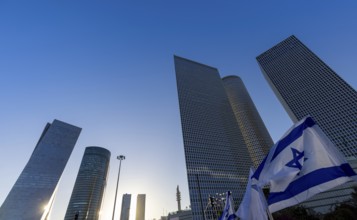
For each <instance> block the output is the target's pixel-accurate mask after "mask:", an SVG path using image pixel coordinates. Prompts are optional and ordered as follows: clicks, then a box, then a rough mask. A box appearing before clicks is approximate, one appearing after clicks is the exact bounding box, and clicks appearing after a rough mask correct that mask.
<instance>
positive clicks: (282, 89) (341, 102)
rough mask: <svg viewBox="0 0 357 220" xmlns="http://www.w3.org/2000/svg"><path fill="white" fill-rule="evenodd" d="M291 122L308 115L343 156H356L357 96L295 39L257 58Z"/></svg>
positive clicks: (356, 93) (286, 41)
mask: <svg viewBox="0 0 357 220" xmlns="http://www.w3.org/2000/svg"><path fill="white" fill-rule="evenodd" d="M257 60H258V63H259V65H260V68H261V70H262V72H263V75H264V76H265V78H266V80H267V81H268V83H269V85H270V86H271V88H272V89H273V91H274V93H275V94H276V96H277V97H278V99H279V101H280V102H281V103H282V105H283V106H284V108H285V110H286V111H287V112H288V114H289V116H290V118H291V119H292V120H293V122H297V121H299V120H300V119H302V118H303V117H305V116H306V115H311V116H312V117H313V118H314V120H315V121H316V122H317V124H318V125H319V126H320V127H321V129H322V130H323V131H324V132H325V133H326V135H327V136H328V137H329V138H330V139H331V140H332V142H334V143H335V144H336V146H337V147H338V148H339V149H340V150H341V151H342V152H343V153H344V155H345V156H357V126H356V121H357V92H356V91H355V90H354V89H353V88H352V87H351V86H350V85H349V84H348V83H346V82H345V81H344V80H343V79H341V77H340V76H338V75H337V74H336V73H335V72H334V71H333V70H332V69H331V68H330V67H329V66H328V65H326V64H325V63H324V62H323V61H322V60H321V59H320V58H318V57H317V56H316V55H315V54H314V53H313V52H312V51H311V50H309V48H307V47H306V46H305V45H304V44H303V43H302V42H300V41H299V40H298V39H297V38H296V37H295V36H290V37H288V38H287V39H285V40H284V41H282V42H280V43H279V44H277V45H276V46H274V47H272V48H271V49H269V50H267V51H266V52H264V53H262V54H261V55H259V56H258V57H257Z"/></svg>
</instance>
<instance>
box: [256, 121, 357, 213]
mask: <svg viewBox="0 0 357 220" xmlns="http://www.w3.org/2000/svg"><path fill="white" fill-rule="evenodd" d="M316 176H318V177H319V178H316ZM356 177H357V176H356V173H355V172H354V171H353V170H352V168H351V166H350V165H349V164H348V162H347V161H346V159H345V158H344V156H343V155H342V154H341V153H340V152H339V151H338V150H337V148H336V147H335V146H334V144H333V143H332V142H331V141H330V140H329V138H328V137H327V136H326V135H325V134H324V133H323V131H322V130H321V129H320V128H319V127H318V125H317V124H316V123H315V122H314V120H313V119H312V118H311V117H305V118H303V119H302V120H301V121H299V122H298V123H296V124H295V125H294V126H293V127H292V128H290V129H289V130H288V131H287V132H286V134H285V135H284V136H283V137H282V138H281V139H280V140H279V141H278V142H277V143H276V144H275V145H274V146H273V147H272V148H271V150H270V152H269V154H268V155H267V156H266V157H265V159H264V160H263V162H262V163H261V164H260V166H259V167H258V169H257V170H256V172H255V173H254V175H253V176H252V185H256V186H258V187H263V186H264V185H270V195H269V198H268V207H269V210H270V212H275V211H278V210H281V209H283V208H286V207H289V206H293V205H296V204H298V203H300V202H303V201H305V200H307V199H308V198H310V197H312V196H313V195H315V194H317V193H320V192H323V191H326V190H328V189H331V188H333V187H336V186H338V185H341V184H343V183H345V182H348V181H352V180H356Z"/></svg>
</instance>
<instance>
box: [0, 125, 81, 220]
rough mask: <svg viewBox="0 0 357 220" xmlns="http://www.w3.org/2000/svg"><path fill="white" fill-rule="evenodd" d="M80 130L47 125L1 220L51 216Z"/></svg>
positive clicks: (34, 218)
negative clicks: (60, 180) (61, 179)
mask: <svg viewBox="0 0 357 220" xmlns="http://www.w3.org/2000/svg"><path fill="white" fill-rule="evenodd" d="M80 132H81V128H78V127H75V126H73V125H70V124H67V123H64V122H61V121H58V120H54V121H53V122H52V124H50V123H48V124H47V125H46V127H45V129H44V131H43V132H42V135H41V137H40V139H39V141H38V143H37V145H36V147H35V149H34V151H33V152H32V155H31V157H30V159H29V161H28V162H27V164H26V166H25V168H24V170H23V171H22V173H21V174H20V176H19V178H18V179H17V181H16V183H15V185H14V186H13V187H12V189H11V191H10V193H9V194H8V196H7V197H6V199H5V201H4V203H3V204H2V206H1V208H0V219H11V220H23V219H26V220H40V219H45V218H47V217H48V215H49V212H50V210H51V206H52V202H53V199H54V196H55V192H56V189H57V184H58V181H59V179H60V177H61V175H62V172H63V170H64V168H65V166H66V164H67V161H68V159H69V157H70V155H71V153H72V150H73V148H74V145H75V144H76V142H77V139H78V137H79V134H80Z"/></svg>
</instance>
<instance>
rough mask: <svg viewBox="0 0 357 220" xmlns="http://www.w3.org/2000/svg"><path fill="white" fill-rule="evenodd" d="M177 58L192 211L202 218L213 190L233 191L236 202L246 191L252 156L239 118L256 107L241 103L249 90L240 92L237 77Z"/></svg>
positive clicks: (178, 87)
mask: <svg viewBox="0 0 357 220" xmlns="http://www.w3.org/2000/svg"><path fill="white" fill-rule="evenodd" d="M174 61H175V70H176V80H177V90H178V98H179V105H180V115H181V125H182V134H183V142H184V150H185V158H186V168H187V176H188V186H189V193H190V201H191V208H192V215H193V219H194V220H201V219H204V215H205V211H204V210H205V207H206V205H207V201H208V198H209V196H210V195H211V196H216V195H217V194H221V193H225V192H226V191H232V194H233V198H234V201H235V205H236V206H238V205H239V202H240V201H241V199H242V197H243V194H244V191H245V186H246V183H247V177H248V175H249V168H250V166H251V165H252V159H251V157H250V154H249V152H248V149H247V145H246V143H245V139H244V138H243V135H242V133H243V132H242V131H241V129H240V126H241V125H239V124H238V123H237V122H238V121H239V120H241V119H240V118H239V117H238V116H239V115H244V114H247V113H250V114H252V113H251V112H250V111H256V109H255V108H253V107H252V106H254V105H252V104H251V103H250V104H249V105H248V107H244V108H243V109H242V110H238V109H237V108H238V107H237V105H238V104H240V103H243V104H244V103H245V102H247V100H250V98H249V95H248V93H244V94H238V95H239V96H241V95H242V96H245V95H248V97H244V98H242V100H240V99H238V97H236V95H237V91H239V90H240V89H237V90H236V88H234V87H235V86H241V83H240V82H238V83H237V78H235V77H227V78H226V79H225V80H223V81H222V79H221V78H220V75H219V73H218V70H217V69H216V68H213V67H210V66H207V65H204V64H200V63H197V62H194V61H190V60H187V59H185V58H181V57H177V56H175V57H174ZM242 90H244V89H242ZM243 100H244V101H243ZM256 114H258V113H256V112H255V113H254V114H252V115H253V116H254V117H256ZM254 117H251V118H254ZM249 120H251V119H247V120H246V121H249ZM244 122H245V121H244ZM252 123H254V122H252ZM247 124H248V125H249V123H248V122H247ZM258 130H259V129H258ZM252 132H256V130H252ZM252 137H253V136H251V137H250V138H252ZM248 139H249V137H247V139H246V140H248ZM268 142H269V141H268ZM247 143H248V142H247ZM251 146H253V145H251ZM255 147H256V148H259V147H258V145H254V146H253V147H252V149H253V150H252V153H253V154H255V152H254V148H255ZM260 147H263V146H260ZM264 147H265V146H264ZM258 151H259V152H261V150H257V152H258ZM255 155H258V156H259V154H255ZM206 217H207V216H206Z"/></svg>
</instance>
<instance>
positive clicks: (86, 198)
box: [64, 146, 110, 220]
mask: <svg viewBox="0 0 357 220" xmlns="http://www.w3.org/2000/svg"><path fill="white" fill-rule="evenodd" d="M109 161H110V152H109V151H108V150H107V149H104V148H102V147H94V146H91V147H86V149H85V151H84V155H83V158H82V162H81V165H80V167H79V171H78V175H77V179H76V182H75V184H74V188H73V191H72V195H71V199H70V201H69V204H68V207H67V212H66V215H65V218H64V219H65V220H73V219H77V220H84V219H92V220H96V219H99V217H100V216H99V214H100V210H101V205H102V200H103V195H104V191H105V187H106V185H107V176H108V168H109ZM75 217H76V218H75Z"/></svg>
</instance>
